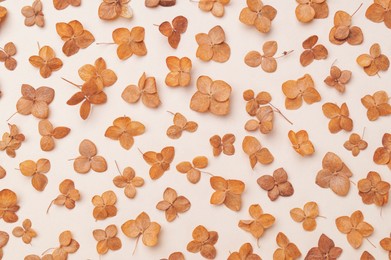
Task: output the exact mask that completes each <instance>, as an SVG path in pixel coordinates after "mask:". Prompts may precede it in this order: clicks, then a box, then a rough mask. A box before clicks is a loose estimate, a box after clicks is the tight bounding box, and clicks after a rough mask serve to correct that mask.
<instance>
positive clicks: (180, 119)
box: [166, 113, 198, 139]
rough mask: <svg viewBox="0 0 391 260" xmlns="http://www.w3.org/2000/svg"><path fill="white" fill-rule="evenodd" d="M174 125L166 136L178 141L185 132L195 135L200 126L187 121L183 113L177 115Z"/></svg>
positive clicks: (175, 115)
mask: <svg viewBox="0 0 391 260" xmlns="http://www.w3.org/2000/svg"><path fill="white" fill-rule="evenodd" d="M172 121H173V123H174V124H173V125H171V126H170V127H169V128H168V129H167V131H166V134H167V136H168V137H170V138H171V139H178V138H180V137H181V136H182V133H183V131H187V132H190V133H194V132H195V131H197V128H198V124H197V123H196V122H194V121H187V119H186V117H185V116H184V115H182V114H181V113H175V114H174V118H173V120H172Z"/></svg>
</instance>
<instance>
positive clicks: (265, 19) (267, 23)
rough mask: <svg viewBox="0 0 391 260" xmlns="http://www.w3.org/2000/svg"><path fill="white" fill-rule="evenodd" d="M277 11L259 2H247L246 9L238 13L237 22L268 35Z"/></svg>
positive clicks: (254, 0) (253, 0) (258, 0)
mask: <svg viewBox="0 0 391 260" xmlns="http://www.w3.org/2000/svg"><path fill="white" fill-rule="evenodd" d="M276 15H277V10H276V9H275V8H274V7H272V6H270V5H264V4H263V3H262V1H261V0H247V7H245V8H243V9H242V11H241V12H240V16H239V20H240V21H241V22H242V23H244V24H246V25H249V26H254V27H255V28H257V30H258V31H260V32H261V33H268V32H269V31H270V29H271V25H272V21H273V20H274V18H275V17H276Z"/></svg>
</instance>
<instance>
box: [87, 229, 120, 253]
mask: <svg viewBox="0 0 391 260" xmlns="http://www.w3.org/2000/svg"><path fill="white" fill-rule="evenodd" d="M117 232H118V229H117V226H116V225H109V226H107V227H106V228H105V230H103V229H95V230H94V231H93V232H92V235H93V236H94V238H95V240H96V241H98V243H97V244H96V251H97V252H98V254H99V255H104V254H106V253H107V252H108V251H109V250H112V251H116V250H119V249H121V247H122V242H121V239H119V238H118V237H117Z"/></svg>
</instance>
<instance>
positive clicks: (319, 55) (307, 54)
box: [300, 35, 329, 67]
mask: <svg viewBox="0 0 391 260" xmlns="http://www.w3.org/2000/svg"><path fill="white" fill-rule="evenodd" d="M317 42H318V36H317V35H312V36H310V37H308V38H307V39H306V40H305V41H304V42H303V44H302V46H303V48H304V51H303V52H302V53H301V55H300V63H301V65H302V66H304V67H306V66H308V65H310V64H311V63H312V62H313V61H314V59H315V60H324V59H326V58H327V56H328V54H329V53H328V51H327V49H326V47H324V45H322V44H318V45H315V44H316V43H317Z"/></svg>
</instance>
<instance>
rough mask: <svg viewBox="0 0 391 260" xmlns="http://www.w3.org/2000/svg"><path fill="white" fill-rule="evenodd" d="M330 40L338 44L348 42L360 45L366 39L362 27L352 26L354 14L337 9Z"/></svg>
mask: <svg viewBox="0 0 391 260" xmlns="http://www.w3.org/2000/svg"><path fill="white" fill-rule="evenodd" d="M329 40H330V42H331V43H333V44H336V45H341V44H344V43H345V42H348V43H349V44H350V45H359V44H361V43H362V42H363V41H364V35H363V33H362V31H361V29H360V27H357V26H352V16H351V15H350V14H348V13H346V12H344V11H337V12H336V13H335V15H334V27H333V28H331V30H330V33H329Z"/></svg>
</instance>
